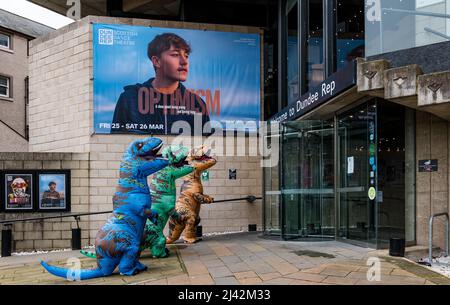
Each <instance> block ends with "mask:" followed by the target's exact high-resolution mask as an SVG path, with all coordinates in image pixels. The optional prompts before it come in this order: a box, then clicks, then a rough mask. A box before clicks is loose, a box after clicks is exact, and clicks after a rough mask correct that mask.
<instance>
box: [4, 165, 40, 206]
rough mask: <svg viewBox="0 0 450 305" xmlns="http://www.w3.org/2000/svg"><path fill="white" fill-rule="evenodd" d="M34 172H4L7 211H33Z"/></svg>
mask: <svg viewBox="0 0 450 305" xmlns="http://www.w3.org/2000/svg"><path fill="white" fill-rule="evenodd" d="M33 183H34V180H33V173H32V172H15V171H14V172H13V171H11V172H7V171H5V172H4V174H3V190H4V192H3V194H4V197H3V198H4V210H5V211H33V209H34V206H33V203H34V200H33V195H34V189H33Z"/></svg>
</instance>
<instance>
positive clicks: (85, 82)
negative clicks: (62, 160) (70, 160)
mask: <svg viewBox="0 0 450 305" xmlns="http://www.w3.org/2000/svg"><path fill="white" fill-rule="evenodd" d="M92 57H93V56H92V32H91V31H90V24H89V23H88V22H74V23H72V24H70V25H68V26H66V27H64V28H62V29H60V30H58V31H55V32H52V33H50V34H47V35H44V36H42V37H40V38H38V39H35V40H33V41H31V43H30V56H29V69H30V72H29V77H30V83H29V88H30V106H29V125H30V151H34V152H88V151H89V135H90V134H91V130H90V128H91V126H92V112H93V106H92V82H91V80H90V79H91V78H92V66H93V64H92Z"/></svg>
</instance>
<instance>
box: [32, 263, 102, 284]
mask: <svg viewBox="0 0 450 305" xmlns="http://www.w3.org/2000/svg"><path fill="white" fill-rule="evenodd" d="M41 265H42V267H44V268H45V270H47V271H48V272H49V273H51V274H53V275H56V276H59V277H62V278H66V279H72V280H74V281H75V280H88V279H93V278H96V277H101V276H105V275H108V274H104V273H103V271H102V270H101V269H100V268H96V269H81V270H73V269H67V268H63V267H57V266H50V265H49V264H47V263H46V262H44V261H42V262H41Z"/></svg>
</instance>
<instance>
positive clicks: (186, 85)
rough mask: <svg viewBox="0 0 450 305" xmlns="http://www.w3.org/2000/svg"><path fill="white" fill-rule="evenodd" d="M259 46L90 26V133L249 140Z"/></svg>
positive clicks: (227, 38) (248, 39) (192, 34)
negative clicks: (228, 134) (225, 133)
mask: <svg viewBox="0 0 450 305" xmlns="http://www.w3.org/2000/svg"><path fill="white" fill-rule="evenodd" d="M260 41H261V40H260V35H259V34H258V33H236V32H221V31H204V30H199V29H197V30H195V29H179V28H159V27H146V26H130V25H113V24H94V25H93V56H94V62H93V64H94V66H93V73H94V101H93V102H94V126H95V133H100V134H109V133H139V134H180V133H184V132H186V133H189V131H191V134H192V133H193V134H197V135H198V134H201V133H202V134H209V133H210V132H212V130H210V128H209V127H211V128H213V129H216V128H217V130H219V129H221V130H233V131H234V130H239V131H245V130H248V131H249V132H256V131H257V126H258V124H259V120H260V114H261V111H260V106H261V60H260V58H261V45H260ZM123 54H126V56H122V55H123ZM208 126H209V127H208Z"/></svg>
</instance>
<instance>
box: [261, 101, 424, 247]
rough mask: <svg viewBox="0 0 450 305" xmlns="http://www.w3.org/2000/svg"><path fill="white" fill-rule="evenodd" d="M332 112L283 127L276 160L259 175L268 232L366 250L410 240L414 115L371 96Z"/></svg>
mask: <svg viewBox="0 0 450 305" xmlns="http://www.w3.org/2000/svg"><path fill="white" fill-rule="evenodd" d="M330 115H331V117H330V119H327V120H298V121H293V122H286V123H283V128H282V132H281V134H280V135H279V136H278V137H277V138H276V139H277V141H280V144H281V163H280V165H279V166H278V167H274V168H268V169H266V173H265V177H266V202H265V205H266V206H265V213H266V214H265V215H266V219H265V232H266V234H275V235H279V236H281V237H282V238H283V239H285V240H305V239H306V240H327V239H338V240H346V241H348V242H351V243H355V244H358V245H361V246H365V247H371V248H386V247H387V246H388V245H389V239H390V238H392V237H400V238H405V239H406V241H407V242H411V243H413V242H414V241H415V227H414V222H415V211H414V206H415V191H414V181H415V153H414V152H415V140H414V139H415V137H414V134H415V131H414V128H411V126H414V125H415V118H414V110H410V109H408V108H406V107H403V106H400V105H397V104H394V103H390V102H387V101H384V100H382V99H375V98H374V99H371V100H369V101H361V102H359V103H356V104H355V106H353V107H349V108H348V109H345V110H344V111H340V112H336V113H331V114H330ZM272 141H273V138H272ZM277 174H278V175H279V179H275V177H276V175H277ZM267 178H268V179H267ZM268 186H269V187H270V189H268V188H267V187H268ZM275 219H278V221H275Z"/></svg>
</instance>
